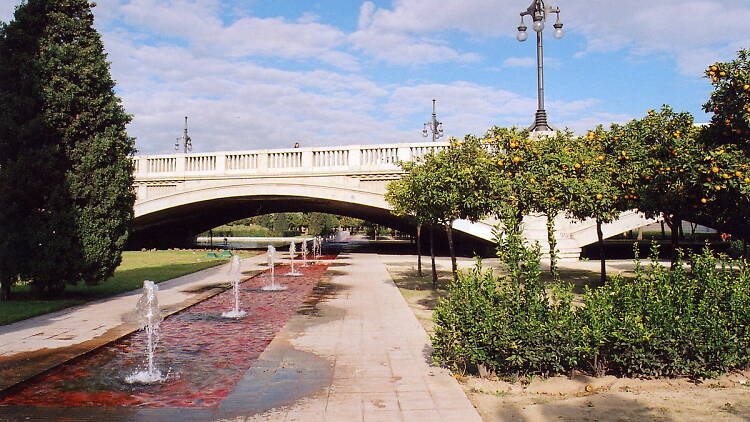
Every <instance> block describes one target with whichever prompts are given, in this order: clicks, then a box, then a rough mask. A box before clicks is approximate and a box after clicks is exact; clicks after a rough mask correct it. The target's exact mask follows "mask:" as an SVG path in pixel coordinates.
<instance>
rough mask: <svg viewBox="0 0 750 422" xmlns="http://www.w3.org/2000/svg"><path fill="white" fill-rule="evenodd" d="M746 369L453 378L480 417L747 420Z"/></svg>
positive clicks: (488, 420) (528, 421)
mask: <svg viewBox="0 0 750 422" xmlns="http://www.w3.org/2000/svg"><path fill="white" fill-rule="evenodd" d="M748 377H750V372H745V373H741V372H740V373H733V374H729V375H725V376H722V377H720V378H717V379H714V380H707V381H706V382H703V383H701V384H695V383H692V382H690V381H689V380H687V379H657V380H640V379H632V378H616V377H611V376H609V377H600V378H592V377H580V378H577V379H576V378H574V379H570V378H566V377H553V378H548V379H537V380H533V381H532V382H531V383H529V384H523V383H520V382H516V383H509V382H504V381H500V380H488V379H483V378H479V377H475V376H468V377H461V378H460V379H459V381H460V382H461V385H462V386H463V388H464V391H465V392H466V395H467V396H468V397H469V399H470V400H471V402H472V403H473V404H474V406H475V407H476V408H477V410H478V411H479V413H480V415H481V416H482V419H483V420H484V421H485V422H501V421H502V422H505V421H523V422H536V421H552V420H554V421H675V422H677V421H696V422H697V421H706V420H716V421H738V422H739V421H750V384H741V383H740V381H743V380H747V379H748Z"/></svg>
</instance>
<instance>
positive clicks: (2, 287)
mask: <svg viewBox="0 0 750 422" xmlns="http://www.w3.org/2000/svg"><path fill="white" fill-rule="evenodd" d="M10 281H11V278H10V277H7V276H3V275H0V301H5V300H10V284H11V283H10Z"/></svg>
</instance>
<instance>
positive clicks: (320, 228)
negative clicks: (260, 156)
mask: <svg viewBox="0 0 750 422" xmlns="http://www.w3.org/2000/svg"><path fill="white" fill-rule="evenodd" d="M367 224H368V223H367V222H365V221H363V220H360V219H358V218H353V217H346V216H339V215H333V214H327V213H321V212H309V213H305V212H287V213H273V214H264V215H258V216H255V217H249V218H243V219H240V220H236V221H233V222H231V223H227V224H226V225H227V226H229V227H233V226H234V227H236V226H251V225H255V226H260V227H264V228H266V229H268V234H269V235H271V236H283V235H285V234H292V233H291V232H297V233H302V232H303V230H306V233H307V234H308V235H311V236H318V235H323V236H324V235H328V234H331V233H333V232H334V231H335V230H336V229H337V228H339V227H342V228H348V229H353V230H362V229H364V228H365V227H366V226H367Z"/></svg>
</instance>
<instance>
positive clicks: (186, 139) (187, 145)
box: [174, 116, 193, 154]
mask: <svg viewBox="0 0 750 422" xmlns="http://www.w3.org/2000/svg"><path fill="white" fill-rule="evenodd" d="M187 119H188V118H187V116H185V129H183V131H182V136H180V137H179V138H177V142H175V144H174V149H175V151H179V150H180V141H182V143H183V147H184V148H183V149H184V151H185V154H187V153H188V152H190V151H192V150H193V140H192V139H191V138H190V136H189V135H188V126H187Z"/></svg>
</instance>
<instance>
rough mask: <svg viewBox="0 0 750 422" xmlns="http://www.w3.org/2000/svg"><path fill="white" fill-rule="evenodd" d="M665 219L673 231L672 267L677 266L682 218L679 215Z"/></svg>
mask: <svg viewBox="0 0 750 422" xmlns="http://www.w3.org/2000/svg"><path fill="white" fill-rule="evenodd" d="M664 220H665V221H666V222H667V225H668V226H669V229H670V230H671V231H672V265H671V268H672V269H675V268H676V267H677V249H678V247H679V245H680V226H681V225H682V220H680V218H679V217H677V216H671V217H666V216H665V218H664Z"/></svg>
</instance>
